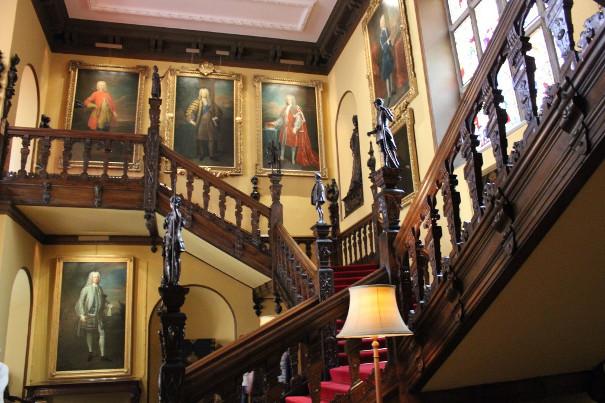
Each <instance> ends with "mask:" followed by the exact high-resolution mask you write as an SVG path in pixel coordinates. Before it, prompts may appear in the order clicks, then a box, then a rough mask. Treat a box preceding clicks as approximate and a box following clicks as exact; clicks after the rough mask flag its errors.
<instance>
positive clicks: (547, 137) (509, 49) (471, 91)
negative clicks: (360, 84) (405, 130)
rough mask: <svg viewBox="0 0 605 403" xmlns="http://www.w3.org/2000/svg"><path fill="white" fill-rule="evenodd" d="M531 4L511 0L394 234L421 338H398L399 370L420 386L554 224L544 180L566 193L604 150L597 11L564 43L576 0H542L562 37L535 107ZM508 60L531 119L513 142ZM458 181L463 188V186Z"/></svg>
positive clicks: (604, 84)
mask: <svg viewBox="0 0 605 403" xmlns="http://www.w3.org/2000/svg"><path fill="white" fill-rule="evenodd" d="M534 3H535V2H534V1H530V0H522V1H511V2H509V3H508V5H507V7H506V9H505V11H504V13H503V14H502V15H501V18H500V21H499V24H498V26H497V28H496V30H495V32H494V35H493V36H492V38H491V40H490V44H489V46H488V47H487V49H486V52H485V53H484V55H483V58H482V59H481V62H480V64H479V66H478V68H477V70H476V72H475V75H474V77H473V79H472V80H471V82H470V84H469V85H468V87H467V88H466V90H465V93H464V95H463V97H462V100H461V102H460V105H459V107H458V109H457V111H456V113H455V115H454V117H453V119H452V121H451V123H450V125H449V128H448V130H447V132H446V134H445V136H444V139H443V141H442V143H441V144H440V146H439V148H438V149H437V151H436V153H435V156H434V158H433V161H432V163H431V165H430V167H429V169H428V171H427V173H426V175H425V177H424V181H423V182H422V185H421V187H420V189H419V190H418V192H417V193H416V197H415V199H414V200H413V201H412V203H411V205H410V207H409V209H408V211H407V214H406V216H405V218H404V219H403V222H402V223H401V228H400V231H399V232H398V234H397V237H396V238H395V241H394V243H393V246H394V248H395V250H396V254H397V256H398V260H399V271H400V274H401V283H400V287H401V289H402V290H403V301H402V305H403V308H404V312H403V314H404V317H405V319H406V321H407V322H408V325H409V326H410V327H411V328H412V329H413V330H414V331H415V333H416V336H417V337H416V339H413V338H409V339H405V340H402V341H400V343H399V346H398V347H397V350H398V357H399V358H400V360H401V363H400V365H401V368H406V369H405V370H404V371H403V373H402V374H400V378H399V379H397V380H394V382H396V383H395V384H394V385H399V387H400V390H405V389H406V388H408V390H409V391H411V392H415V391H417V390H419V389H420V388H422V386H423V385H424V384H425V382H426V381H428V379H430V377H431V376H432V374H434V371H435V370H436V368H438V366H439V365H440V363H442V362H443V360H444V359H445V357H447V354H449V353H450V352H451V351H452V349H453V348H455V346H456V343H457V340H460V339H461V338H462V337H463V335H464V334H465V332H466V331H468V329H470V327H471V326H472V325H473V324H474V323H475V322H474V321H476V320H477V318H478V316H479V315H480V314H481V313H482V312H483V311H484V310H485V309H486V307H487V306H488V304H489V302H490V301H492V300H493V298H494V296H495V295H497V293H498V292H499V291H500V290H501V289H502V287H503V286H504V285H505V284H506V282H507V281H508V280H509V279H510V278H511V276H512V275H513V274H514V272H515V271H516V270H517V269H518V268H519V266H520V265H521V263H522V262H523V259H525V258H526V257H527V256H528V255H529V253H530V252H531V250H532V249H531V248H534V247H535V245H536V244H537V243H538V242H539V239H540V238H541V237H542V236H544V231H547V230H548V228H550V225H549V224H548V223H552V222H553V221H548V220H547V219H546V218H545V217H546V212H545V211H548V210H544V209H546V207H544V205H545V203H547V204H548V206H549V207H548V208H551V209H554V210H556V211H557V212H558V214H560V213H561V211H562V209H561V207H560V205H561V203H560V200H559V201H555V199H554V196H552V194H553V193H554V192H553V191H552V190H551V187H553V186H554V187H557V189H558V191H559V192H566V190H564V189H567V187H569V186H570V183H573V181H572V179H570V178H572V177H571V176H568V171H569V169H570V167H573V170H574V171H573V172H574V174H573V175H576V176H577V177H580V178H582V180H584V181H585V180H586V178H587V177H589V175H590V173H586V172H587V171H590V170H591V169H594V168H592V167H593V166H598V164H600V163H601V162H602V155H603V154H602V148H601V149H600V155H599V151H598V150H597V148H596V147H597V145H596V144H597V142H598V141H601V143H600V147H602V146H603V138H604V137H605V136H604V135H603V130H602V127H603V118H602V116H603V115H602V114H603V111H604V110H605V100H603V98H602V93H603V88H605V67H604V64H603V63H604V60H605V56H603V53H602V52H603V51H604V50H605V38H604V37H603V35H604V33H603V32H604V30H605V14H604V13H603V9H601V10H599V12H597V14H595V15H594V16H592V17H591V18H590V19H588V20H587V22H586V23H585V28H586V29H585V31H584V32H583V33H582V35H580V38H590V39H586V40H582V39H581V40H580V41H578V48H571V46H574V41H573V39H570V38H571V33H573V27H572V26H571V25H570V24H571V19H570V18H569V15H570V14H569V13H570V10H572V9H573V4H572V2H569V1H564V0H552V1H549V2H548V3H549V7H553V9H551V10H563V11H562V14H561V15H562V16H563V17H561V18H559V19H558V21H557V22H556V23H554V22H553V21H554V20H553V19H552V18H554V17H553V16H552V15H550V16H549V18H550V19H547V23H549V27H550V28H551V29H552V30H555V29H556V31H555V32H556V33H558V34H559V35H560V38H558V39H559V41H557V46H559V47H560V50H561V53H560V54H562V55H564V57H563V60H562V66H561V81H560V82H555V83H554V84H553V85H552V86H551V88H550V89H549V90H548V93H547V94H546V98H545V101H544V103H543V105H537V103H536V96H537V94H536V90H535V88H533V87H534V85H535V80H534V77H533V75H534V73H535V61H534V60H533V58H532V57H531V56H530V55H529V54H528V53H527V52H528V51H529V50H530V49H531V43H530V42H529V39H528V38H527V37H525V33H524V31H523V26H524V18H525V17H526V16H527V14H528V13H529V10H530V9H531V7H532V6H533V4H534ZM557 24H558V25H557ZM599 35H600V36H599ZM565 46H567V47H568V48H567V49H566V48H565ZM561 47H563V48H561ZM504 63H509V65H510V67H511V73H512V79H513V88H514V90H515V94H516V96H517V99H518V101H519V107H520V109H521V110H522V112H523V113H522V116H523V117H524V118H525V120H526V123H527V125H526V126H525V129H524V133H523V137H522V140H520V141H518V142H517V143H515V144H514V145H513V147H512V148H511V147H509V146H508V144H507V137H506V134H507V133H506V127H505V126H506V120H507V113H506V111H505V110H504V109H503V103H502V101H503V98H502V93H501V88H500V85H501V83H498V81H497V75H498V71H499V69H500V68H501V66H502V65H503V64H504ZM570 66H572V67H573V68H572V67H570ZM479 113H483V114H485V116H486V117H487V124H486V125H485V127H486V135H487V136H488V137H489V138H490V140H491V145H492V148H491V150H489V149H488V150H487V151H486V152H492V153H493V155H494V159H495V161H496V175H495V177H493V178H491V179H487V180H486V179H484V178H483V177H482V165H483V155H482V154H481V153H480V152H479V150H478V149H477V147H478V141H477V133H475V125H474V124H473V120H474V119H475V117H476V115H477V114H479ZM591 124H592V125H594V126H593V127H594V128H593V127H589V126H590V125H591ZM591 129H592V130H591ZM590 158H592V162H589V160H590ZM582 164H585V165H586V166H583V165H582ZM592 164H595V165H592ZM586 167H589V168H586ZM462 175H463V176H464V178H463V179H461V178H460V176H462ZM461 180H465V181H466V184H467V185H468V186H460V182H461ZM568 181H569V182H568ZM545 183H548V185H544V184H545ZM543 186H547V187H548V189H544V187H543ZM579 186H581V185H575V189H579ZM551 192H553V193H551ZM558 197H561V198H562V199H565V200H569V197H570V196H569V195H568V194H566V193H565V194H564V193H559V194H558ZM463 203H466V205H463ZM557 203H558V204H557ZM530 205H531V207H530ZM556 206H558V207H556ZM461 207H463V208H461ZM536 210H540V211H541V212H540V214H542V215H538V213H537V212H536ZM465 212H466V213H465ZM548 213H549V214H550V211H548ZM442 214H443V216H444V220H443V221H442V220H441V215H442ZM465 214H466V215H465ZM554 214H557V213H554ZM540 220H543V221H540ZM551 220H552V218H551ZM538 223H540V224H538ZM538 225H542V227H539V226H538ZM536 228H540V231H542V232H540V233H539V234H538V235H535V236H537V237H538V238H537V239H536V238H532V237H534V232H532V231H536ZM545 228H546V229H545ZM523 248H524V249H523ZM391 386H393V385H391Z"/></svg>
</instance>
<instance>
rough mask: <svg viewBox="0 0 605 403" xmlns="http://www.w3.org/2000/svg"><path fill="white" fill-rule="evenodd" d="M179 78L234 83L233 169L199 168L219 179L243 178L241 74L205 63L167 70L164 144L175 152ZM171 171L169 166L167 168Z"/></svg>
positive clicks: (220, 167)
mask: <svg viewBox="0 0 605 403" xmlns="http://www.w3.org/2000/svg"><path fill="white" fill-rule="evenodd" d="M178 77H194V78H200V79H219V80H229V81H233V137H234V138H233V166H221V165H211V166H209V165H198V166H199V167H200V168H203V169H205V170H207V171H209V172H211V173H212V174H214V175H216V176H218V177H225V176H232V175H242V174H243V171H242V148H243V139H242V125H243V122H244V111H243V102H242V97H243V95H244V79H243V76H242V75H241V74H239V73H233V72H228V71H219V70H217V69H216V67H215V66H214V64H212V63H210V62H202V63H200V65H199V66H198V67H196V68H188V67H181V68H173V67H171V68H170V69H169V70H168V74H167V85H166V86H167V90H166V108H165V111H164V114H165V117H166V119H164V120H165V122H166V123H165V124H164V130H163V132H164V135H163V141H164V144H165V145H166V146H167V147H169V148H170V149H172V150H174V124H175V110H176V83H177V79H178ZM164 169H165V170H166V171H169V170H170V167H169V166H168V165H166V166H165V168H164Z"/></svg>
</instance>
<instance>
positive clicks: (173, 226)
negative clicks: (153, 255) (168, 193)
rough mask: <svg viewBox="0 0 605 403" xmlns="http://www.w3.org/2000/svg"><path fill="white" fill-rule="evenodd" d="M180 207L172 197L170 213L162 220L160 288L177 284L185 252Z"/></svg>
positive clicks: (176, 198)
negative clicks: (162, 273) (162, 262)
mask: <svg viewBox="0 0 605 403" xmlns="http://www.w3.org/2000/svg"><path fill="white" fill-rule="evenodd" d="M180 206H181V198H180V197H178V196H176V195H175V196H172V197H171V198H170V207H171V211H170V213H168V215H167V216H166V219H165V220H164V229H165V230H166V234H165V235H164V250H163V252H162V256H163V257H164V275H163V277H162V286H163V287H164V286H175V285H178V283H179V277H180V276H181V253H182V252H183V251H184V250H185V242H183V236H182V230H183V226H184V225H185V220H184V219H183V216H182V215H181V212H180V210H179V207H180Z"/></svg>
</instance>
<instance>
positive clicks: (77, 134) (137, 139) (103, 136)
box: [7, 126, 146, 144]
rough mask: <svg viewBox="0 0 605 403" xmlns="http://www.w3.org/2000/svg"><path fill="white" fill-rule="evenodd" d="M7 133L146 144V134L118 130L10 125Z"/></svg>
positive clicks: (11, 135) (15, 135)
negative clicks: (100, 130) (126, 132)
mask: <svg viewBox="0 0 605 403" xmlns="http://www.w3.org/2000/svg"><path fill="white" fill-rule="evenodd" d="M7 134H8V135H9V136H10V137H23V136H25V135H29V136H30V137H32V138H34V137H37V138H43V137H51V138H57V139H64V138H70V139H72V140H86V139H91V140H93V141H103V140H112V141H129V142H132V143H135V144H144V143H145V138H146V136H145V135H143V134H125V133H116V132H96V131H90V130H62V129H47V128H33V127H19V126H9V127H8V129H7Z"/></svg>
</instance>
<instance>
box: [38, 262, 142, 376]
mask: <svg viewBox="0 0 605 403" xmlns="http://www.w3.org/2000/svg"><path fill="white" fill-rule="evenodd" d="M56 260H57V261H56V265H55V273H54V274H55V277H54V292H53V304H52V310H51V321H52V322H51V326H50V344H49V355H48V377H49V379H76V378H90V379H93V378H94V379H98V378H99V377H129V376H130V375H131V374H132V324H133V310H134V305H133V292H134V291H133V290H134V257H132V256H129V257H118V256H69V257H64V256H61V257H57V259H56ZM66 262H67V263H71V262H85V263H95V262H97V263H107V262H111V263H115V262H124V263H126V284H125V288H126V312H125V319H124V366H123V367H122V368H115V369H92V370H70V371H57V354H58V344H59V327H58V323H59V319H60V310H61V285H62V278H63V264H64V263H66Z"/></svg>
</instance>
